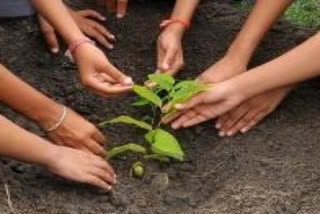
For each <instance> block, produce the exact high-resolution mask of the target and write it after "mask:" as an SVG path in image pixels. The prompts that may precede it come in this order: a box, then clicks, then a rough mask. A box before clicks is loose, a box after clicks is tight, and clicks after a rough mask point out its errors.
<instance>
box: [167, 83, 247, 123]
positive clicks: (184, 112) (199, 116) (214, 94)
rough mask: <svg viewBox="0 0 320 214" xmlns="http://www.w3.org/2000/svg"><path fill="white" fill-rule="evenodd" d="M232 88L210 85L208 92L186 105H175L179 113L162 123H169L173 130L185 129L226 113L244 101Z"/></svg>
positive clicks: (226, 84) (222, 84) (225, 84)
mask: <svg viewBox="0 0 320 214" xmlns="http://www.w3.org/2000/svg"><path fill="white" fill-rule="evenodd" d="M232 86H233V84H230V83H229V82H223V83H220V84H216V85H212V86H211V88H210V89H209V90H208V91H206V92H203V93H201V94H198V95H197V96H195V97H193V98H192V99H191V100H189V101H187V102H186V103H183V104H177V105H176V106H175V108H176V109H177V110H179V111H180V112H181V113H180V114H177V115H174V116H173V117H171V118H166V120H165V121H164V122H165V123H169V122H171V123H172V128H174V129H178V128H181V127H184V128H186V127H190V126H194V125H196V124H199V123H202V122H204V121H207V120H210V119H214V118H216V117H218V116H220V115H222V114H224V113H226V112H228V111H229V110H231V109H232V108H234V107H236V106H237V105H239V104H240V103H241V101H243V100H244V96H243V95H242V94H241V93H239V91H238V90H236V88H235V87H232ZM172 121H173V122H172Z"/></svg>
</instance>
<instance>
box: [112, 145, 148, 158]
mask: <svg viewBox="0 0 320 214" xmlns="http://www.w3.org/2000/svg"><path fill="white" fill-rule="evenodd" d="M127 152H133V153H140V154H143V155H144V154H146V149H145V148H144V147H143V146H140V145H138V144H135V143H129V144H126V145H123V146H118V147H114V148H112V149H111V150H110V151H108V155H107V158H108V159H112V158H114V157H117V156H119V155H121V154H124V153H127Z"/></svg>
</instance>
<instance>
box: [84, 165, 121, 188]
mask: <svg viewBox="0 0 320 214" xmlns="http://www.w3.org/2000/svg"><path fill="white" fill-rule="evenodd" d="M88 171H89V173H90V174H92V175H94V176H96V177H98V178H99V179H101V180H103V181H104V182H106V183H107V184H111V185H115V184H116V183H117V182H116V179H115V178H114V177H113V176H112V175H110V174H109V173H108V172H106V171H105V170H103V169H101V168H98V167H90V169H89V170H88Z"/></svg>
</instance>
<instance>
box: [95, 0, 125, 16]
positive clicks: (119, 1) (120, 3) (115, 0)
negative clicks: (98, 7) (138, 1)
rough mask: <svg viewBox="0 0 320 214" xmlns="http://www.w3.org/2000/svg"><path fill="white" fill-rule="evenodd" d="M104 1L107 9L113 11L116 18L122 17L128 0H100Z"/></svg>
mask: <svg viewBox="0 0 320 214" xmlns="http://www.w3.org/2000/svg"><path fill="white" fill-rule="evenodd" d="M100 1H104V3H105V5H106V8H107V10H110V11H115V12H116V14H117V18H119V19H121V18H123V17H124V16H125V15H126V13H127V7H128V0H100Z"/></svg>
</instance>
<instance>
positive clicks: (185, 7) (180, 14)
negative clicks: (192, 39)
mask: <svg viewBox="0 0 320 214" xmlns="http://www.w3.org/2000/svg"><path fill="white" fill-rule="evenodd" d="M199 2H200V0H188V2H186V0H177V1H176V4H175V7H174V9H173V12H172V14H171V17H170V19H179V20H184V21H188V22H190V21H191V19H192V16H193V14H194V12H195V10H196V8H197V6H198V4H199ZM170 27H171V28H172V29H173V30H175V31H176V32H177V33H179V34H180V35H181V36H182V35H183V34H184V32H185V30H186V28H185V26H183V25H181V24H175V25H171V26H170Z"/></svg>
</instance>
